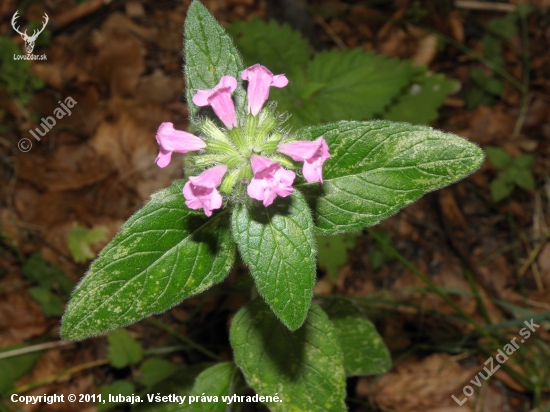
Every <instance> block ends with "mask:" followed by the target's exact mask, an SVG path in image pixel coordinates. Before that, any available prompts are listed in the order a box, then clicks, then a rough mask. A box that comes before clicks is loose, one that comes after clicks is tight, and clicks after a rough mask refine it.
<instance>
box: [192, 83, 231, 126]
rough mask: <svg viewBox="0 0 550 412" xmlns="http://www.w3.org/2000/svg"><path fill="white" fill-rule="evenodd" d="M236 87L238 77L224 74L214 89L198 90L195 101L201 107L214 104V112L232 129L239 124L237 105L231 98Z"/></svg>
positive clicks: (194, 97)
mask: <svg viewBox="0 0 550 412" xmlns="http://www.w3.org/2000/svg"><path fill="white" fill-rule="evenodd" d="M236 88H237V79H235V78H234V77H233V76H223V77H222V78H221V79H220V82H219V83H218V84H217V86H216V87H214V88H213V89H210V90H197V94H196V95H194V96H193V103H195V104H196V105H197V106H199V107H204V106H212V109H214V113H216V115H217V116H218V117H219V118H220V120H221V121H222V122H223V124H225V127H227V128H228V129H230V130H231V129H232V128H233V127H235V126H237V117H236V116H235V105H234V104H233V100H231V93H233V92H234V91H235V89H236Z"/></svg>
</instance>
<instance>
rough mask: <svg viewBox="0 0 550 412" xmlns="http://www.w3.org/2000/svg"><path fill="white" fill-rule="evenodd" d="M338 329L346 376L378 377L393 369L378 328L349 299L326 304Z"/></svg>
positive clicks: (324, 307)
mask: <svg viewBox="0 0 550 412" xmlns="http://www.w3.org/2000/svg"><path fill="white" fill-rule="evenodd" d="M323 309H324V310H325V311H326V313H327V315H328V317H329V319H330V321H331V322H332V324H333V325H334V327H335V328H336V333H337V334H338V339H339V340H340V346H341V348H342V353H343V354H344V368H345V370H346V376H357V375H375V374H379V373H384V372H387V371H388V370H389V369H390V368H391V356H390V353H389V351H388V349H387V348H386V345H385V344H384V341H383V340H382V338H381V337H380V335H379V334H378V332H377V331H376V328H375V327H374V325H373V324H372V323H371V321H369V320H368V319H367V318H366V317H365V315H364V314H363V313H362V312H361V311H360V310H359V309H358V308H356V307H355V306H354V305H353V303H352V302H350V301H349V300H348V299H334V300H332V301H331V302H329V303H328V304H326V305H323Z"/></svg>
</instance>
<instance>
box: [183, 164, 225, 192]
mask: <svg viewBox="0 0 550 412" xmlns="http://www.w3.org/2000/svg"><path fill="white" fill-rule="evenodd" d="M226 172H227V166H226V165H219V166H216V167H212V168H210V169H207V170H205V171H204V172H202V173H201V174H200V175H199V176H197V177H194V176H191V177H190V178H189V180H190V181H191V183H193V184H194V185H196V186H204V187H208V188H214V187H218V186H219V185H220V184H221V182H222V178H223V175H225V173H226Z"/></svg>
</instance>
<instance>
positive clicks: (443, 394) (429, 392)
mask: <svg viewBox="0 0 550 412" xmlns="http://www.w3.org/2000/svg"><path fill="white" fill-rule="evenodd" d="M476 373H477V369H475V368H471V369H463V368H462V367H461V366H460V365H459V364H458V363H457V362H456V361H455V360H453V359H452V358H451V357H450V356H449V355H447V354H434V355H431V356H429V357H427V358H425V359H422V360H417V359H415V358H413V357H411V358H409V359H408V360H407V361H406V362H404V363H402V364H400V365H397V366H396V367H395V368H394V369H393V370H392V371H390V372H389V373H387V374H385V375H383V376H382V377H381V378H380V379H378V381H377V382H376V389H375V392H374V398H375V400H376V403H377V404H378V405H379V406H381V407H382V408H386V409H393V410H395V411H398V412H426V411H427V410H430V409H436V408H442V407H456V406H458V405H457V404H456V402H455V401H454V400H453V399H452V398H451V395H453V394H454V395H455V396H457V397H458V395H459V394H462V388H463V387H464V385H465V384H466V383H467V382H468V381H469V380H470V379H471V378H472V377H473V376H474V375H475V374H476ZM459 399H460V398H459ZM473 404H474V403H473V402H471V405H473ZM464 406H466V405H464ZM468 406H470V405H468ZM462 410H466V411H467V410H469V409H468V408H466V409H462Z"/></svg>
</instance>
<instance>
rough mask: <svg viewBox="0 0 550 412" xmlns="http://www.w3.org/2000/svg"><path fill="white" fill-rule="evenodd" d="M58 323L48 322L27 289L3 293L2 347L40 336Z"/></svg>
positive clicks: (0, 308) (0, 306)
mask: <svg viewBox="0 0 550 412" xmlns="http://www.w3.org/2000/svg"><path fill="white" fill-rule="evenodd" d="M18 280H19V281H21V278H19V279H18ZM13 281H15V280H13ZM52 322H53V323H52ZM57 322H58V320H57V319H52V320H50V321H46V319H45V318H44V315H43V314H42V311H41V310H40V307H39V306H38V304H37V303H35V302H34V301H33V300H32V299H31V298H30V297H29V294H28V293H27V291H26V290H25V289H17V290H12V291H9V292H8V293H3V294H2V298H1V299H0V347H4V346H8V345H14V344H17V343H22V342H24V341H25V340H26V339H29V338H32V337H33V336H40V335H42V334H44V333H45V332H46V331H47V330H48V329H49V328H50V327H51V326H52V324H55V323H57Z"/></svg>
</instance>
